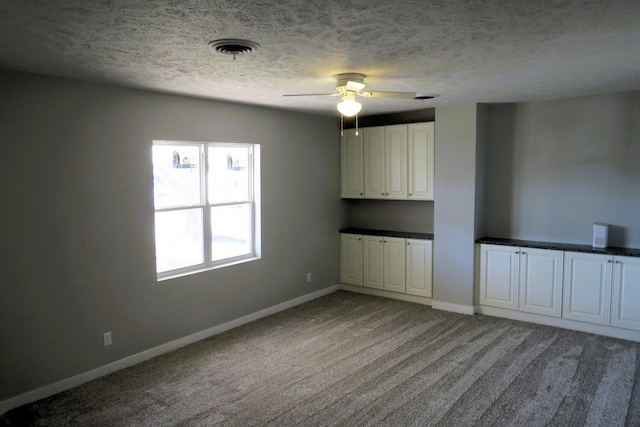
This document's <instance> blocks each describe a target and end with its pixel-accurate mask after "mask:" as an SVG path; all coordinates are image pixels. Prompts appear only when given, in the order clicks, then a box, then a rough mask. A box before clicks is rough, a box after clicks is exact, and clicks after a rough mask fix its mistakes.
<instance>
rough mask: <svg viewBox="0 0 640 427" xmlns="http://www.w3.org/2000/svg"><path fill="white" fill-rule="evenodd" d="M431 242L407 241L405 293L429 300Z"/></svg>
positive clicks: (431, 286)
mask: <svg viewBox="0 0 640 427" xmlns="http://www.w3.org/2000/svg"><path fill="white" fill-rule="evenodd" d="M432 260H433V241H432V240H420V239H407V276H406V293H408V294H410V295H418V296H421V297H428V298H431V296H432V289H433V262H432Z"/></svg>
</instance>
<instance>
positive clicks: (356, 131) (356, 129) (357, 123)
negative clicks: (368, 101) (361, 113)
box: [356, 113, 358, 136]
mask: <svg viewBox="0 0 640 427" xmlns="http://www.w3.org/2000/svg"><path fill="white" fill-rule="evenodd" d="M356 136H358V113H356Z"/></svg>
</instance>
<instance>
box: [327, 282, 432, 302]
mask: <svg viewBox="0 0 640 427" xmlns="http://www.w3.org/2000/svg"><path fill="white" fill-rule="evenodd" d="M338 286H339V289H342V290H345V291H349V292H357V293H359V294H366V295H374V296H377V297H385V298H391V299H397V300H400V301H408V302H415V303H418V304H423V305H431V298H428V297H421V296H417V295H409V294H403V293H400V292H391V291H385V290H383V289H374V288H365V287H364V286H355V285H345V284H344V283H341V284H340V285H338Z"/></svg>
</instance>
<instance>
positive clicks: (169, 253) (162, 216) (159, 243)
mask: <svg viewBox="0 0 640 427" xmlns="http://www.w3.org/2000/svg"><path fill="white" fill-rule="evenodd" d="M203 247H204V240H203V236H202V209H201V208H198V209H185V210H179V211H169V212H156V269H157V272H158V273H162V272H164V271H169V270H175V269H178V268H184V267H189V266H192V265H198V264H202V263H203V262H204V255H203Z"/></svg>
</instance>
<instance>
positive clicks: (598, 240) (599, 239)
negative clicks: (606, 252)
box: [593, 222, 609, 248]
mask: <svg viewBox="0 0 640 427" xmlns="http://www.w3.org/2000/svg"><path fill="white" fill-rule="evenodd" d="M608 239H609V224H605V223H603V222H595V223H594V224H593V247H594V248H606V247H607V246H608V242H607V241H608Z"/></svg>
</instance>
